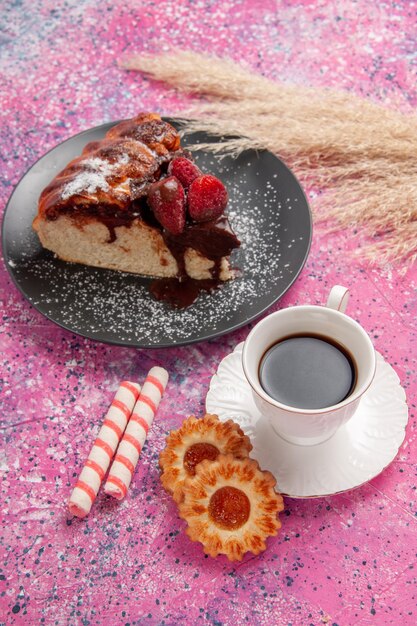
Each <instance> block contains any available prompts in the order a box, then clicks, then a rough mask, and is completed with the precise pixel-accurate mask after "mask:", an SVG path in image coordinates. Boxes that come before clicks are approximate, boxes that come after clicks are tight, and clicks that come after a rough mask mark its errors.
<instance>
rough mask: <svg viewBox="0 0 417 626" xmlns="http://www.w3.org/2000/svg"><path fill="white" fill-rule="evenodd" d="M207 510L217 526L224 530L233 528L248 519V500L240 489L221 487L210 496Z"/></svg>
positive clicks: (241, 524)
mask: <svg viewBox="0 0 417 626" xmlns="http://www.w3.org/2000/svg"><path fill="white" fill-rule="evenodd" d="M208 510H209V515H210V517H211V519H212V520H213V522H214V523H215V524H216V525H217V526H219V527H220V528H223V529H224V530H235V529H237V528H240V527H241V526H243V524H245V523H246V522H247V521H248V519H249V513H250V502H249V498H248V497H247V495H246V494H245V493H244V492H243V491H241V490H240V489H236V487H221V488H220V489H218V490H217V491H215V492H214V493H213V495H212V496H211V498H210V502H209V507H208Z"/></svg>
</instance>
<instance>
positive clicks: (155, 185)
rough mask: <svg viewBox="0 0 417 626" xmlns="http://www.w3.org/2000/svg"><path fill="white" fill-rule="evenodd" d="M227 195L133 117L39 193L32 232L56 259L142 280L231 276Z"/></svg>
mask: <svg viewBox="0 0 417 626" xmlns="http://www.w3.org/2000/svg"><path fill="white" fill-rule="evenodd" d="M226 205H227V191H226V189H225V187H224V186H223V184H222V183H221V181H220V180H219V179H218V178H216V177H214V176H211V175H210V174H204V173H202V172H201V171H200V170H199V169H198V168H197V166H196V165H195V163H193V161H192V160H191V158H190V155H189V154H188V153H185V152H184V150H183V149H182V148H181V144H180V138H179V135H178V132H177V131H176V129H175V128H174V127H173V126H172V125H171V124H169V123H167V122H166V121H164V120H162V119H161V118H160V116H159V115H157V114H154V113H141V114H139V115H138V116H137V117H135V118H133V119H131V120H126V121H123V122H121V123H119V124H117V125H115V126H113V127H112V128H111V129H110V130H109V131H108V132H107V133H106V135H105V137H104V138H103V139H102V140H101V141H97V142H92V143H89V144H88V145H87V146H86V147H85V148H84V150H83V152H82V154H81V156H79V157H77V158H76V159H74V160H73V161H71V162H70V163H69V164H68V165H67V167H66V168H65V169H64V170H63V171H62V172H60V173H59V174H58V175H57V176H56V177H55V178H54V179H53V181H52V182H51V183H50V184H49V185H48V186H47V187H46V188H45V189H44V190H43V192H42V194H41V196H40V198H39V206H38V214H37V216H36V217H35V219H34V222H33V228H34V229H35V231H36V232H37V234H38V236H39V239H40V241H41V244H42V245H43V246H44V247H45V248H47V249H48V250H51V251H52V252H54V253H55V254H56V255H57V256H58V257H59V258H61V259H63V260H65V261H71V262H75V263H82V264H84V265H91V266H95V267H104V268H108V269H113V270H121V271H124V272H133V273H137V274H141V275H145V276H153V277H161V278H169V277H178V278H185V277H190V278H193V279H198V280H203V279H216V280H220V281H226V280H229V279H230V278H233V271H232V269H231V267H230V264H229V256H230V253H231V252H232V250H233V249H234V248H237V247H238V246H239V245H240V242H239V240H238V238H237V237H236V235H235V234H234V232H233V231H232V229H231V227H230V224H229V222H228V219H227V217H226V215H225V209H226Z"/></svg>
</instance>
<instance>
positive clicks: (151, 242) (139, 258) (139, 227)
mask: <svg viewBox="0 0 417 626" xmlns="http://www.w3.org/2000/svg"><path fill="white" fill-rule="evenodd" d="M34 228H35V230H36V231H37V233H38V236H39V239H40V241H41V243H42V245H43V247H44V248H47V249H48V250H51V251H52V252H54V253H55V254H56V255H57V256H58V257H59V258H61V259H63V260H64V261H70V262H74V263H82V264H83V265H91V266H93V267H104V268H108V269H113V270H120V271H123V272H132V273H135V274H142V275H145V276H154V277H162V278H170V277H175V276H177V275H178V274H179V267H178V263H177V261H176V259H175V257H174V256H173V255H172V254H171V252H170V250H169V248H168V247H167V245H166V244H165V241H164V238H163V236H162V233H161V231H159V230H157V229H156V228H154V227H152V226H149V225H147V224H146V223H145V222H144V221H143V220H142V219H140V218H136V219H135V220H133V221H132V222H131V223H130V225H129V226H116V227H115V228H114V235H115V239H114V241H112V242H109V230H108V228H107V226H106V225H105V224H104V223H102V222H101V221H100V220H98V219H95V218H91V217H85V216H84V217H83V218H82V219H80V218H78V219H74V218H72V217H70V216H67V215H62V216H61V217H58V218H57V219H55V220H44V219H42V218H41V217H39V216H38V217H37V218H35V222H34ZM184 263H185V271H186V273H187V274H188V276H190V277H191V278H194V279H197V280H204V279H208V278H212V272H213V268H214V265H215V261H214V260H212V259H209V258H207V257H205V256H203V255H202V254H200V253H199V252H198V251H197V250H195V249H193V248H190V247H187V248H186V249H185V250H184ZM232 277H233V273H232V271H231V269H230V266H229V262H228V259H227V257H222V258H221V259H220V275H219V278H220V280H222V281H225V280H229V279H230V278H232Z"/></svg>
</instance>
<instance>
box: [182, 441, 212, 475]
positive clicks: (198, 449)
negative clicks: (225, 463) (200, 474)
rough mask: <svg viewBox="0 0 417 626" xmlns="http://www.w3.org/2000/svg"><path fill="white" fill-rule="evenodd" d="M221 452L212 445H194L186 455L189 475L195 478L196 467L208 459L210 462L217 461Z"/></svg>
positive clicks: (185, 464)
mask: <svg viewBox="0 0 417 626" xmlns="http://www.w3.org/2000/svg"><path fill="white" fill-rule="evenodd" d="M219 454H220V452H219V450H218V449H217V448H216V446H213V445H212V444H211V443H204V442H202V443H193V445H192V446H190V447H189V448H188V450H187V452H186V453H185V454H184V461H183V464H184V468H185V471H186V472H187V474H189V475H190V476H195V467H196V465H198V463H201V461H204V460H205V459H208V460H209V461H215V460H216V459H217V457H218V456H219Z"/></svg>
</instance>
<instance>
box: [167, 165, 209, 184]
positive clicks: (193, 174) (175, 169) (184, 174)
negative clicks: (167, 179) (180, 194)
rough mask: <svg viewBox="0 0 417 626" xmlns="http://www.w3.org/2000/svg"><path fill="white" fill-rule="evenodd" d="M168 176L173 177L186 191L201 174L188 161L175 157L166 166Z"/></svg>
mask: <svg viewBox="0 0 417 626" xmlns="http://www.w3.org/2000/svg"><path fill="white" fill-rule="evenodd" d="M168 174H171V175H172V176H175V177H176V178H178V180H179V181H180V183H181V185H182V186H183V187H184V188H185V189H188V187H189V186H190V185H191V183H192V182H193V180H195V179H196V178H197V177H198V176H201V172H200V170H199V169H198V167H197V165H195V164H194V163H193V162H192V161H190V160H189V159H186V158H185V157H177V158H176V159H173V160H172V161H171V163H170V164H169V166H168Z"/></svg>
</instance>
